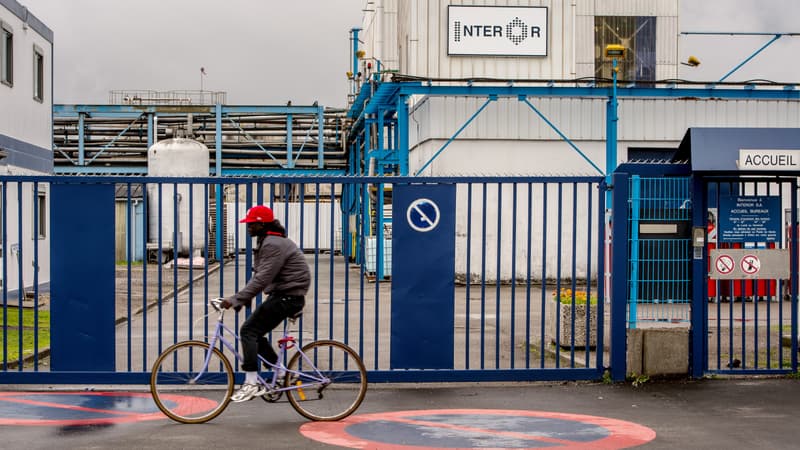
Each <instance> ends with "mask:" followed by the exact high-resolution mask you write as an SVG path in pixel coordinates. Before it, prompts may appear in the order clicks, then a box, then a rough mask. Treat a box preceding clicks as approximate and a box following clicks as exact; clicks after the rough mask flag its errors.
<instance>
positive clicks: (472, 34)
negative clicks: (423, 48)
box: [447, 5, 547, 56]
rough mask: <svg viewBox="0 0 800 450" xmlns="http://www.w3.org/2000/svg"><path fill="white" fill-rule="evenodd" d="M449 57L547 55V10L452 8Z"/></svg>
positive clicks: (449, 30) (534, 8)
mask: <svg viewBox="0 0 800 450" xmlns="http://www.w3.org/2000/svg"><path fill="white" fill-rule="evenodd" d="M447 16H448V19H447V54H448V55H475V56H478V55H486V56H547V7H543V6H521V7H516V6H513V7H509V6H505V7H503V6H453V5H451V6H448V7H447Z"/></svg>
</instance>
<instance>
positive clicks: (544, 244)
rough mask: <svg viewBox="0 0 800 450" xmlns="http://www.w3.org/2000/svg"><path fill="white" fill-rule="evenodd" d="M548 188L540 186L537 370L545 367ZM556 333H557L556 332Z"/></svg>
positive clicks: (543, 185)
mask: <svg viewBox="0 0 800 450" xmlns="http://www.w3.org/2000/svg"><path fill="white" fill-rule="evenodd" d="M549 191H550V189H549V187H548V185H547V183H544V184H542V301H541V304H542V306H541V315H540V316H539V368H540V369H543V368H544V366H545V361H544V356H545V349H546V343H547V337H546V323H547V308H546V305H547V222H548V218H547V199H548V197H549V195H548V194H549ZM555 296H556V305H555V306H554V307H555V308H556V310H557V309H558V303H559V301H560V300H559V295H558V292H556V294H555ZM556 332H557V331H556Z"/></svg>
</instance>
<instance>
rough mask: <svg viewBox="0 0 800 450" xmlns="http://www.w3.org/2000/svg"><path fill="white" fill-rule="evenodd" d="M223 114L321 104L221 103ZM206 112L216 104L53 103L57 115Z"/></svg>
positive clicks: (292, 110)
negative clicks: (263, 104) (261, 104)
mask: <svg viewBox="0 0 800 450" xmlns="http://www.w3.org/2000/svg"><path fill="white" fill-rule="evenodd" d="M220 106H221V107H222V113H223V114H311V115H316V114H317V113H318V111H319V106H313V105H312V106H269V105H265V106H257V105H238V106H237V105H227V106H226V105H220ZM189 112H190V113H206V114H210V115H213V114H215V112H216V105H197V106H190V105H182V106H172V105H53V115H55V116H76V115H78V114H79V113H88V114H93V113H94V114H142V113H159V114H163V113H174V114H181V113H189Z"/></svg>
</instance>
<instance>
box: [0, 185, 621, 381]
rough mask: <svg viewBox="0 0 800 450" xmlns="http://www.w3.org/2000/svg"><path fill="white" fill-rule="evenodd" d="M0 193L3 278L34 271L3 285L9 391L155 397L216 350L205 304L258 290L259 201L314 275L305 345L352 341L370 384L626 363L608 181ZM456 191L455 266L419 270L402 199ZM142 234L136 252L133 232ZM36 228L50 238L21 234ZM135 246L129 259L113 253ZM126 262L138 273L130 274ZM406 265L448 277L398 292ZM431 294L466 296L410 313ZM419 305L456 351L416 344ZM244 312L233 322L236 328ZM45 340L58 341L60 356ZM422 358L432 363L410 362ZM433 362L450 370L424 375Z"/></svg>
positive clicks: (579, 370)
mask: <svg viewBox="0 0 800 450" xmlns="http://www.w3.org/2000/svg"><path fill="white" fill-rule="evenodd" d="M0 181H1V182H2V191H0V195H2V204H3V208H2V211H1V212H0V221H1V222H2V224H3V242H4V243H9V244H10V245H4V246H3V249H2V252H3V263H2V267H3V276H4V278H3V279H4V280H9V279H10V278H11V276H9V274H10V273H11V272H14V273H13V275H14V276H17V273H19V276H18V279H19V283H18V285H19V286H21V287H22V288H21V289H19V290H18V291H12V290H9V283H4V285H3V291H2V294H3V300H4V305H3V313H4V314H3V318H2V325H3V334H2V338H3V343H2V349H3V357H2V361H1V362H2V367H3V370H2V371H0V382H3V383H45V382H46V383H79V384H88V383H133V384H138V383H147V380H148V373H149V369H150V365H151V364H152V362H153V361H154V360H155V358H156V356H157V355H158V354H159V353H160V352H161V351H162V350H163V349H164V348H166V347H167V346H169V345H171V344H172V343H174V342H177V341H180V340H183V339H188V338H193V339H203V338H204V337H205V336H206V334H207V332H208V326H209V325H208V318H207V317H205V316H206V314H208V308H207V305H206V299H208V298H209V297H217V296H223V295H229V294H231V293H233V292H235V291H237V290H238V289H241V288H242V287H243V286H244V284H245V283H246V280H247V279H248V277H249V274H250V268H251V264H252V261H251V257H250V250H251V246H252V242H251V240H250V239H249V238H247V236H246V234H245V231H244V227H243V226H241V225H240V224H238V220H239V219H240V218H241V217H242V216H243V214H244V211H245V210H246V208H247V207H248V206H250V205H252V204H266V205H269V206H271V207H272V208H273V209H274V210H275V213H276V217H277V218H278V219H279V220H281V222H282V223H283V224H284V225H285V226H286V228H287V230H288V233H289V237H290V238H291V239H293V240H294V241H295V242H297V243H298V245H299V246H300V247H301V248H302V249H303V250H304V252H305V253H306V257H307V261H308V263H309V265H310V267H311V269H312V274H313V281H312V286H311V290H310V292H309V294H308V297H307V303H306V309H305V312H304V316H303V318H302V320H301V321H299V322H298V324H297V325H295V326H294V328H293V329H290V330H288V331H289V332H290V333H293V334H295V335H296V336H297V337H298V338H299V339H301V340H302V341H306V342H307V341H310V340H314V339H322V338H330V339H337V340H341V341H343V342H345V343H347V344H348V345H350V346H351V347H353V348H355V349H356V350H357V351H358V352H359V354H360V355H361V356H362V358H363V359H364V362H365V364H366V366H367V368H368V370H369V371H370V379H371V380H372V381H377V382H381V381H454V380H461V381H468V380H469V381H476V380H480V381H488V380H565V379H599V378H600V377H601V376H602V373H603V371H604V369H605V368H606V367H607V366H608V363H609V359H610V356H609V351H612V352H613V349H611V348H610V347H609V346H608V345H607V342H608V340H607V339H605V337H604V336H605V334H606V333H605V332H606V330H609V319H608V315H609V308H607V306H608V305H607V304H606V302H605V297H604V292H605V283H606V282H607V280H606V278H605V276H604V274H605V273H606V269H605V265H604V262H605V249H606V243H605V242H604V236H605V232H604V226H605V224H604V217H605V212H606V211H605V210H606V208H605V183H604V181H603V179H602V178H600V177H483V178H401V177H392V178H391V179H389V178H386V177H380V178H377V177H373V178H368V177H360V178H359V177H347V178H344V177H329V178H325V177H305V178H302V177H275V178H224V179H220V178H199V179H179V178H153V177H4V178H3V179H2V180H0ZM387 181H391V183H387ZM442 187H447V189H450V190H451V192H452V195H453V197H452V199H453V202H452V207H448V208H442V211H440V212H441V213H443V214H451V215H454V217H450V218H449V219H450V220H451V221H452V231H451V234H450V237H449V239H450V242H451V243H452V252H451V256H449V257H447V258H446V259H444V260H427V259H426V258H425V257H424V256H425V254H424V253H425V252H423V254H420V255H419V257H416V256H414V255H415V252H409V251H407V250H408V249H409V248H412V247H413V246H414V245H419V242H417V239H413V238H412V239H409V238H408V235H403V234H402V232H400V231H399V227H400V224H401V221H402V223H403V224H405V223H410V222H409V221H411V220H412V219H411V214H413V211H415V210H413V211H412V210H411V209H408V208H406V210H405V211H400V210H393V206H394V205H395V204H398V205H399V203H398V202H399V200H397V201H394V200H393V198H392V197H393V195H394V192H398V194H397V195H398V196H400V194H399V192H401V191H404V192H414V195H415V196H417V197H419V198H434V194H429V193H428V190H431V191H433V190H435V189H440V188H442ZM412 188H413V189H412ZM409 189H410V190H409ZM28 192H30V194H29V193H28ZM33 193H35V194H33ZM8 197H11V198H8ZM30 198H32V199H33V200H32V202H27V203H26V201H23V200H24V199H30ZM398 198H399V197H398ZM412 200H413V199H412ZM12 204H13V205H19V206H18V207H17V206H14V207H13V208H12V207H11V205H12ZM142 205H143V210H144V217H145V218H144V219H143V222H144V223H138V222H137V220H138V219H137V217H141V215H137V211H140V210H141V206H142ZM418 205H419V204H418ZM6 206H8V207H6ZM426 207H427V206H426V205H422V206H420V208H421V210H424V209H425V208H426ZM426 217H428V216H426ZM428 218H430V217H428ZM29 220H32V221H33V222H34V223H36V224H38V225H37V226H38V227H29V226H28V224H29V222H28V221H29ZM12 224H14V225H15V226H12ZM393 227H394V228H397V229H398V231H397V232H398V233H400V234H399V235H398V238H397V239H393V237H395V236H394V235H393V233H392V232H393ZM142 229H144V237H143V238H142V237H138V238H137V237H136V236H135V235H136V232H135V231H132V230H142ZM25 230H28V231H25ZM30 230H33V232H34V233H38V234H37V236H38V239H27V237H26V236H23V234H24V233H25V232H30ZM14 233H16V234H17V235H19V236H20V239H11V237H12V235H14ZM403 236H405V237H403ZM46 239H49V241H47V240H46ZM401 239H402V240H403V241H401ZM12 241H14V242H12ZM420 242H421V240H420ZM15 243H16V245H17V247H14V245H15ZM43 243H47V244H46V245H45V244H43ZM120 246H122V247H124V249H125V251H123V252H116V253H115V248H119V247H120ZM134 246H141V247H142V248H141V249H136V248H134ZM15 248H16V250H15ZM429 248H430V247H429ZM138 250H140V251H138ZM423 250H425V249H423ZM14 252H16V253H14ZM371 253H372V255H371ZM427 253H432V252H427ZM15 254H16V255H25V257H22V256H19V257H18V258H17V259H13V258H14V255H15ZM120 254H122V255H126V257H125V259H124V260H116V259H115V255H120ZM137 255H140V257H141V259H140V260H139V259H137ZM395 255H399V256H397V257H394V258H393V256H395ZM26 258H27V259H26ZM51 260H52V264H50V261H51ZM370 261H371V262H370ZM9 267H11V269H13V270H10V269H9ZM409 267H412V268H415V270H417V272H419V269H421V270H423V271H424V270H428V271H429V272H430V274H445V275H442V276H440V277H439V278H443V279H442V280H439V281H437V282H435V283H432V284H431V283H421V284H420V286H419V289H418V290H415V291H414V292H410V293H407V294H403V295H400V294H398V292H400V290H398V289H397V288H398V287H400V286H399V285H395V280H394V276H393V275H395V274H396V276H397V277H398V280H399V279H402V276H401V272H402V271H403V270H406V269H408V268H409ZM443 268H444V270H442V269H443ZM412 273H413V271H412ZM406 279H407V278H406ZM404 283H405V282H404ZM442 283H444V284H442ZM433 284H437V285H439V286H440V287H441V286H444V287H445V288H446V289H451V290H450V291H441V290H439V291H436V290H435V289H432V288H431V286H432V285H433ZM448 286H449V287H448ZM429 290H430V292H439V293H441V292H451V294H450V295H447V294H445V295H441V294H435V295H429V296H428V297H427V298H426V299H425V300H424V301H417V303H415V302H414V301H412V299H411V297H410V296H411V295H417V294H419V292H424V291H429ZM15 297H16V298H17V299H18V300H19V303H23V308H16V306H15V304H14V303H15V302H14V301H13V300H14V298H15ZM28 297H32V298H33V299H34V300H31V301H30V302H26V301H24V300H25V299H26V298H28ZM258 302H260V299H257V300H256V304H257V303H258ZM426 302H430V303H426ZM412 305H413V308H414V310H415V311H416V312H418V313H422V314H429V315H430V316H429V318H430V320H428V321H427V322H428V329H427V330H422V329H420V336H423V335H425V334H426V333H429V332H430V333H432V334H428V336H429V337H430V336H440V335H444V336H446V337H447V339H438V338H436V339H433V340H427V341H423V340H422V339H415V335H414V334H413V333H412V334H409V333H408V330H409V329H410V327H407V329H406V334H404V335H403V334H397V333H395V332H399V331H400V329H401V326H402V324H403V321H404V320H406V321H411V320H413V318H412V317H411V316H409V314H410V313H409V311H410V310H411V308H412ZM247 313H249V311H242V312H240V313H239V314H238V315H237V316H231V318H232V319H233V320H232V323H230V324H229V325H232V326H234V327H237V328H238V326H239V325H240V323H241V321H242V320H243V318H244V317H245V314H247ZM442 314H449V316H448V317H444V316H442ZM29 315H30V319H28V317H29ZM15 316H16V317H15ZM438 318H441V319H442V320H438ZM229 320H231V319H229ZM409 323H411V324H412V325H415V326H418V325H419V323H417V322H409ZM442 324H447V325H446V326H444V327H442ZM437 327H438V328H439V329H435V328H437ZM392 328H394V329H392ZM442 328H443V329H444V331H442ZM431 329H433V331H431ZM38 330H49V332H50V336H49V344H48V337H47V336H46V335H45V334H44V332H37V331H38ZM279 332H281V330H275V332H273V333H279ZM29 339H30V340H32V343H29V342H28V340H29ZM393 340H394V341H393ZM409 348H410V349H412V352H411V353H416V354H427V355H428V356H426V357H423V358H422V359H415V358H414V357H412V358H410V359H409V358H403V357H400V356H398V355H400V354H401V353H400V352H401V350H403V349H409ZM434 350H435V351H434ZM393 352H396V354H394V355H393ZM431 355H434V356H431ZM426 359H427V362H426ZM432 359H433V360H435V363H436V364H435V367H425V365H427V364H429V363H430V361H431V360H432ZM417 366H419V367H417ZM409 369H420V370H409Z"/></svg>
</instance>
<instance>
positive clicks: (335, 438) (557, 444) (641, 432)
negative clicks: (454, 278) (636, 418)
mask: <svg viewBox="0 0 800 450" xmlns="http://www.w3.org/2000/svg"><path fill="white" fill-rule="evenodd" d="M421 415H425V416H432V415H443V416H444V417H445V418H447V417H453V416H457V415H462V416H464V417H465V418H467V419H469V418H470V417H475V418H477V419H481V418H489V417H491V416H513V417H532V418H541V419H551V420H555V421H563V422H570V421H571V422H575V423H576V425H578V426H580V425H593V426H596V427H598V429H601V430H603V431H604V434H606V436H605V437H602V438H599V439H596V440H593V441H587V440H585V439H584V440H581V436H577V437H576V439H575V440H571V439H569V438H568V436H567V437H565V436H564V435H565V434H567V435H568V433H565V432H564V431H563V430H548V429H547V426H548V424H547V423H546V422H543V423H542V425H541V426H542V429H540V430H532V431H531V433H523V432H519V431H509V430H498V429H493V428H485V427H472V426H464V425H454V424H450V423H443V422H438V421H431V420H419V419H414V417H416V416H421ZM409 417H410V418H409ZM373 422H374V423H376V426H379V427H383V428H382V429H386V427H391V424H399V425H411V426H415V425H418V426H420V427H424V428H425V429H428V430H430V429H431V428H433V429H434V430H435V429H441V430H451V431H456V432H458V431H463V432H464V433H465V434H466V433H469V434H472V435H474V434H476V433H477V434H478V435H480V436H481V437H485V438H484V439H483V441H482V442H481V445H479V446H478V447H471V448H486V445H485V444H486V441H487V440H489V441H490V442H491V439H492V438H496V439H498V440H500V439H507V438H511V439H517V440H528V441H540V442H542V444H544V446H543V447H529V448H547V449H551V450H556V449H558V450H578V449H608V450H612V449H620V448H627V447H633V446H637V445H641V444H644V443H647V442H650V441H651V440H653V439H655V437H656V433H655V431H653V430H651V429H650V428H647V427H644V426H641V425H638V424H635V423H632V422H625V421H622V420H616V419H609V418H605V417H597V416H585V415H579V414H564V413H553V412H543V411H512V410H491V409H445V410H425V411H397V412H388V413H377V414H363V415H357V416H351V417H348V418H347V419H344V420H342V421H339V422H310V423H306V424H304V425H303V426H301V427H300V432H301V433H302V434H303V435H304V436H306V437H308V438H310V439H313V440H316V441H319V442H324V443H327V444H332V445H338V446H342V447H349V448H381V449H386V450H412V449H419V450H422V449H430V448H435V447H429V446H419V445H408V444H406V443H403V442H398V440H402V438H401V437H398V436H397V433H393V432H391V431H388V432H386V433H385V436H384V435H381V438H382V440H380V441H378V440H370V439H364V438H361V437H359V436H355V435H353V434H350V433H348V431H347V429H348V427H356V426H359V425H367V426H368V425H369V424H370V423H373ZM512 425H513V424H512ZM551 425H552V424H551ZM548 434H559V435H561V436H562V437H561V438H555V437H551V436H548ZM576 434H579V433H577V432H576ZM416 436H417V437H419V436H423V437H421V438H419V439H418V440H424V439H425V438H424V433H419V434H417V435H416ZM584 437H585V436H584ZM384 438H385V439H384ZM393 439H394V441H393ZM434 440H435V439H432V443H433V441H434ZM460 448H470V447H463V446H462V447H460ZM493 448H500V447H493ZM515 448H519V447H515Z"/></svg>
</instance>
